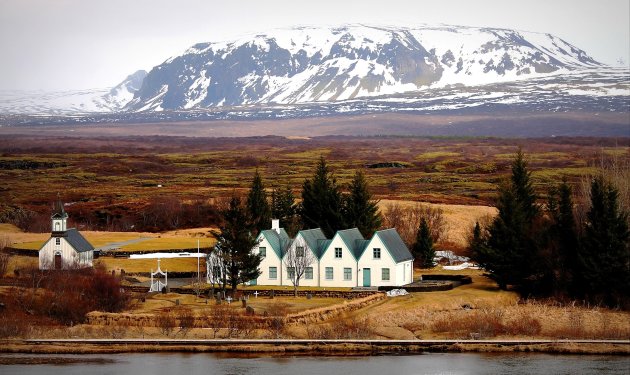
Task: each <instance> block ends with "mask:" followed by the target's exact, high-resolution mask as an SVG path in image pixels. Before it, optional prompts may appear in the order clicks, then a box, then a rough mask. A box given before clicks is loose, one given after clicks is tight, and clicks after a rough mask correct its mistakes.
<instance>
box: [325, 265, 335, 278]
mask: <svg viewBox="0 0 630 375" xmlns="http://www.w3.org/2000/svg"><path fill="white" fill-rule="evenodd" d="M333 276H334V275H333V268H332V267H326V280H332V279H333Z"/></svg>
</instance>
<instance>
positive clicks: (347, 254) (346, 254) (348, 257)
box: [319, 234, 357, 287]
mask: <svg viewBox="0 0 630 375" xmlns="http://www.w3.org/2000/svg"><path fill="white" fill-rule="evenodd" d="M336 249H341V258H339V257H337V255H339V254H337V253H338V251H337V250H336ZM319 264H320V275H319V277H320V286H322V287H355V286H357V260H356V259H355V258H354V255H353V254H352V252H351V250H350V249H349V248H348V246H347V245H346V243H345V242H344V241H343V239H341V236H339V234H335V236H334V237H333V239H332V242H331V243H330V245H329V246H328V248H327V249H326V251H325V252H324V254H323V255H322V258H321V259H320V262H319ZM329 267H330V268H332V271H333V274H332V276H333V278H332V280H331V279H328V278H327V277H326V275H327V270H326V269H327V268H329ZM346 269H349V270H350V279H349V280H348V279H347V278H346V277H345V276H346V272H345V270H346ZM328 275H329V273H328Z"/></svg>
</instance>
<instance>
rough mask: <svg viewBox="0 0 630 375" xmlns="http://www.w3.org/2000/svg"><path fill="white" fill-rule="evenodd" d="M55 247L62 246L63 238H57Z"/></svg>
mask: <svg viewBox="0 0 630 375" xmlns="http://www.w3.org/2000/svg"><path fill="white" fill-rule="evenodd" d="M55 245H57V246H59V245H61V238H59V237H57V238H55Z"/></svg>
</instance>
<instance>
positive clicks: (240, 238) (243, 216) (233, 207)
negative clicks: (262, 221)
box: [215, 197, 262, 294]
mask: <svg viewBox="0 0 630 375" xmlns="http://www.w3.org/2000/svg"><path fill="white" fill-rule="evenodd" d="M221 217H222V223H221V225H220V226H219V230H220V233H219V234H217V235H216V236H215V237H216V240H217V243H216V244H215V248H217V249H220V251H218V253H220V254H222V259H221V260H220V261H221V262H222V263H223V269H224V270H225V274H224V275H223V283H222V284H223V285H224V287H225V285H226V284H229V285H230V286H231V287H232V293H233V294H234V293H235V292H236V287H237V285H238V284H241V283H244V282H245V281H249V280H253V279H256V278H258V276H260V271H259V270H258V266H259V265H260V262H261V260H262V259H261V258H260V256H259V255H258V254H254V253H253V252H252V251H251V250H252V247H254V245H256V243H257V242H256V238H255V237H254V235H253V232H252V230H253V225H252V221H251V220H250V218H249V217H248V215H247V209H246V208H245V207H243V205H242V204H241V200H240V198H238V197H233V198H232V199H231V200H230V203H229V205H228V207H227V208H226V209H225V210H223V211H222V212H221Z"/></svg>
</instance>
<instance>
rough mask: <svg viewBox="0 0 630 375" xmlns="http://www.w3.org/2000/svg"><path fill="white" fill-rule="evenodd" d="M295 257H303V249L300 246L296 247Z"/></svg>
mask: <svg viewBox="0 0 630 375" xmlns="http://www.w3.org/2000/svg"><path fill="white" fill-rule="evenodd" d="M295 256H296V257H303V256H304V247H302V246H297V247H296V248H295Z"/></svg>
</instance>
